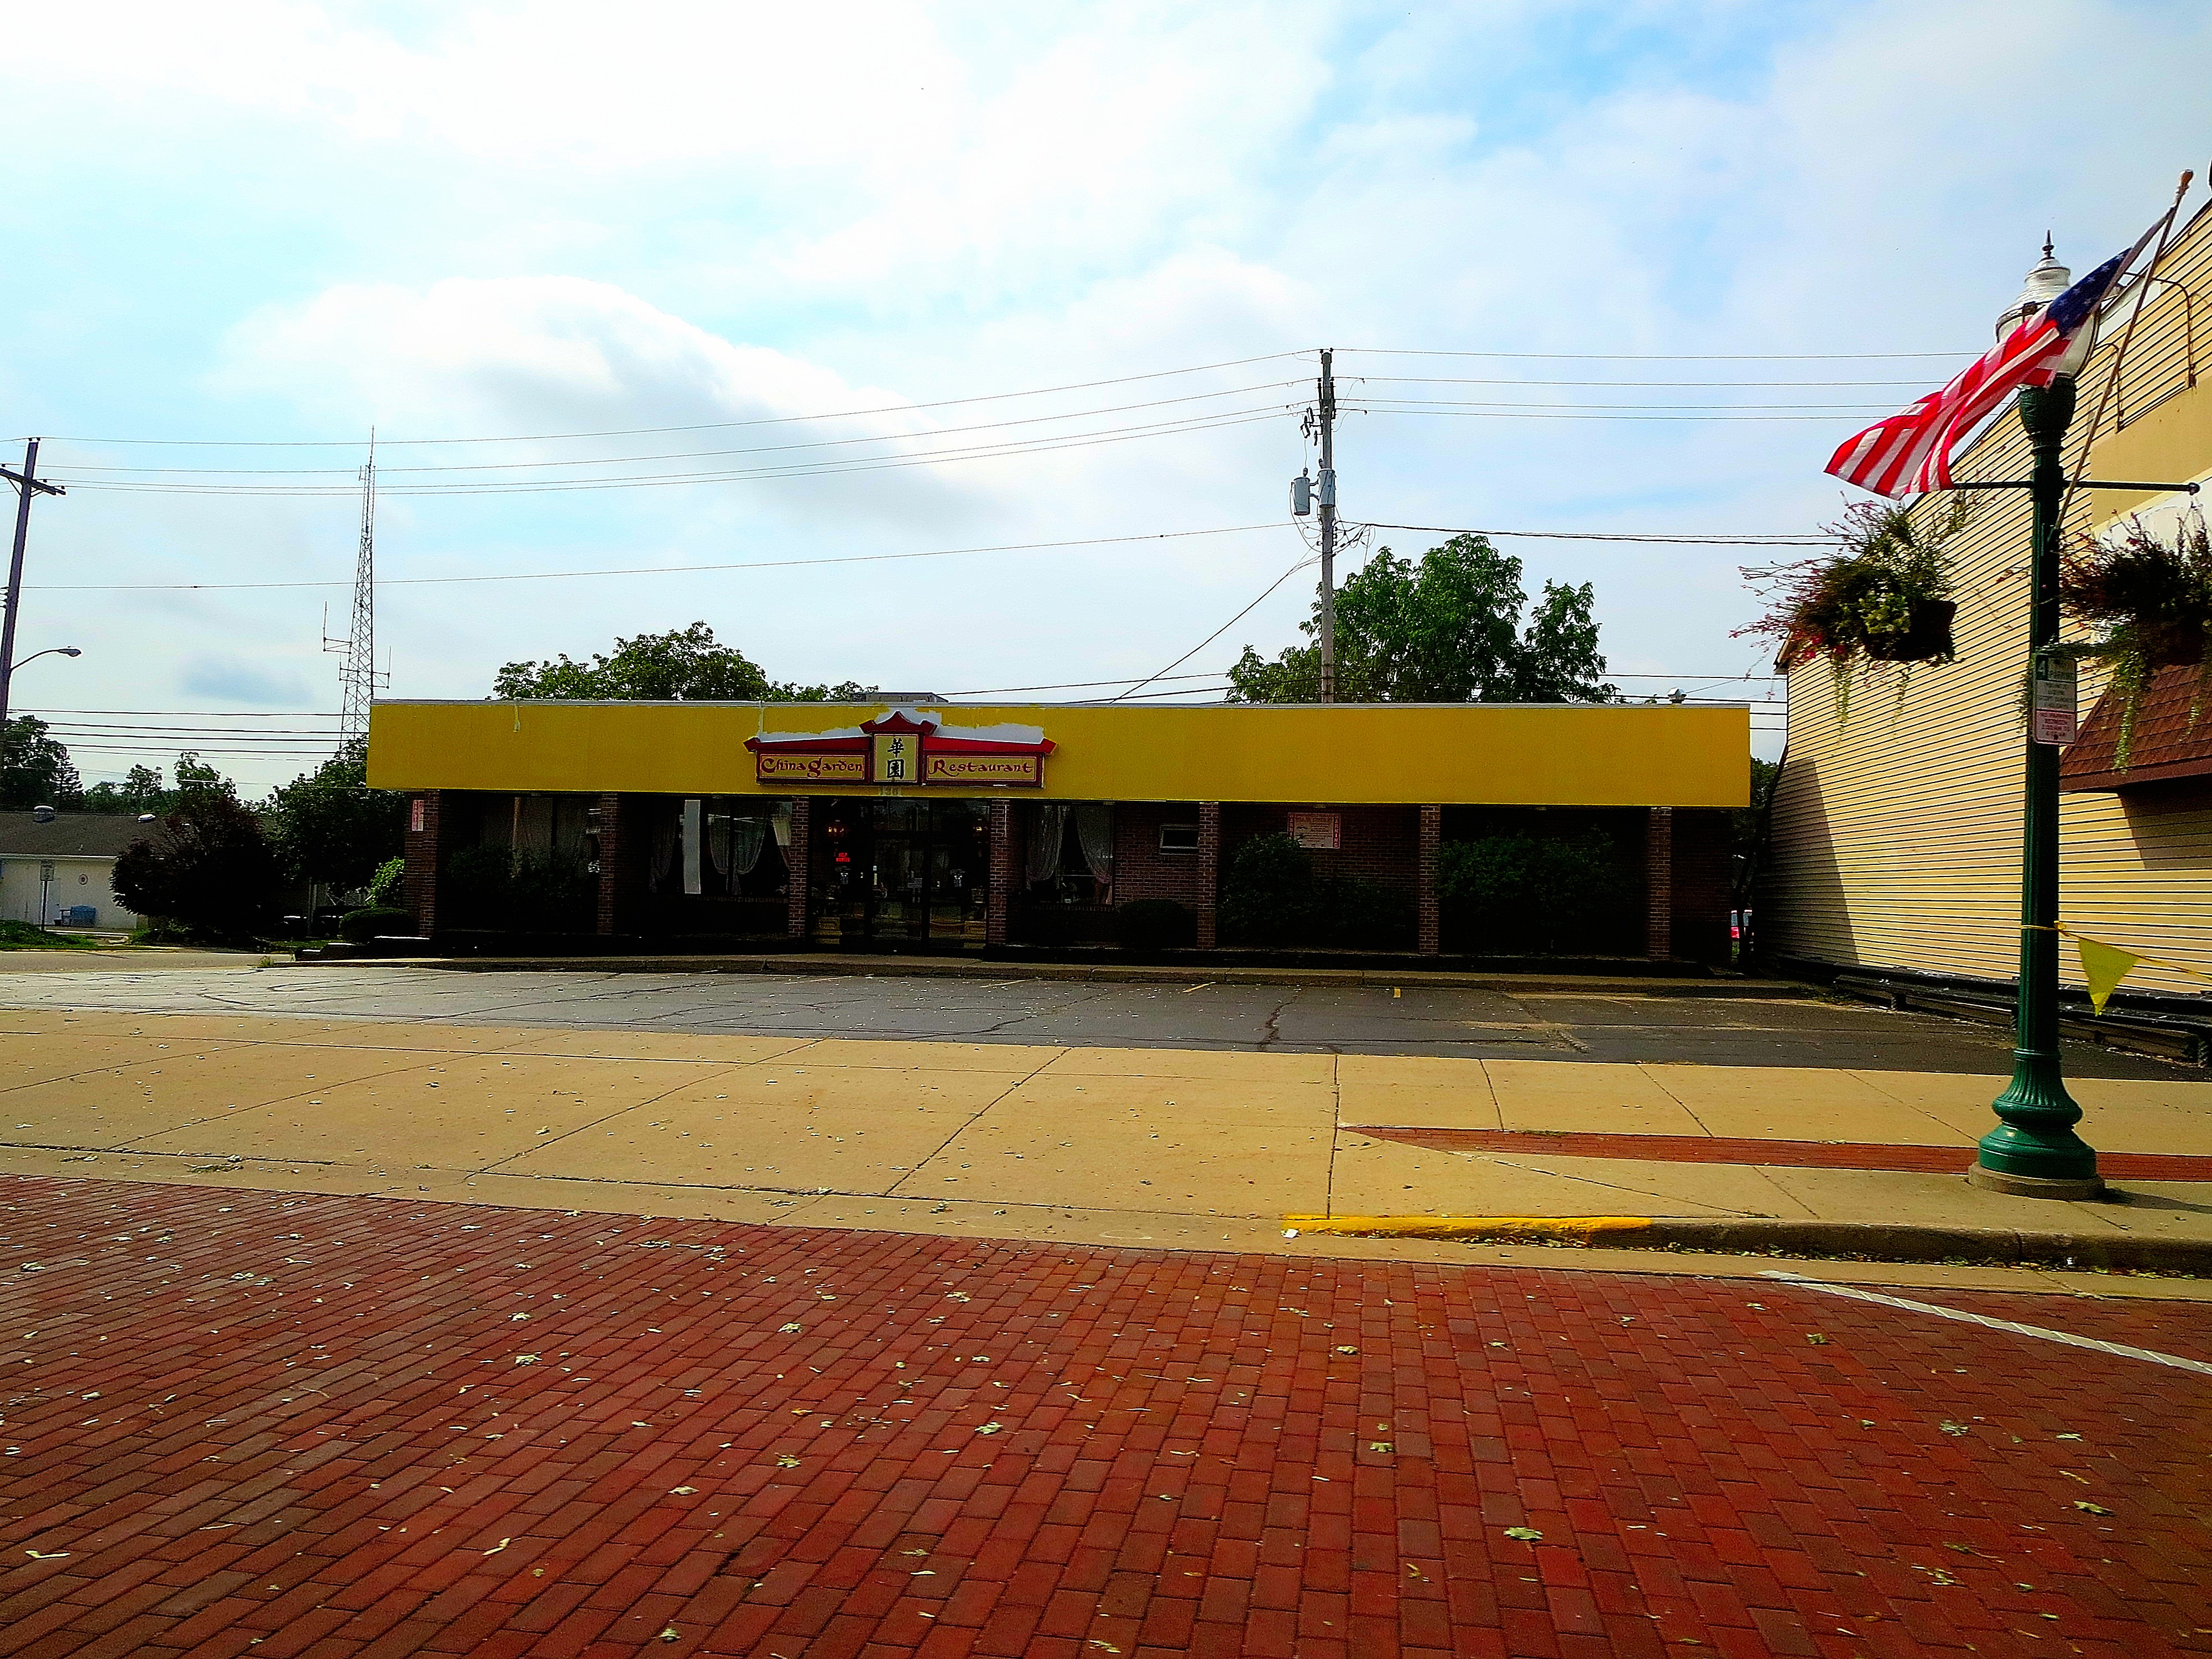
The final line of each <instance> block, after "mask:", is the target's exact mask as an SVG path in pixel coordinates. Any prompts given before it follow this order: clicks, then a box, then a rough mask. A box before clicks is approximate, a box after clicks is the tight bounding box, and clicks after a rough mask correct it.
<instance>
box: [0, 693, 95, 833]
mask: <svg viewBox="0 0 2212 1659" xmlns="http://www.w3.org/2000/svg"><path fill="white" fill-rule="evenodd" d="M83 794H84V786H83V784H82V781H80V780H79V779H78V777H77V775H76V766H75V765H73V764H72V763H70V752H69V750H67V749H66V748H65V747H64V746H63V744H62V742H61V740H60V739H59V738H54V737H50V736H49V735H47V729H46V722H45V721H44V720H40V719H39V718H37V717H36V716H35V715H32V714H16V715H13V716H11V717H10V718H9V721H8V725H7V729H6V730H5V731H4V732H0V806H6V807H14V808H15V809H17V810H18V811H20V810H21V809H23V808H25V807H30V806H61V807H71V808H73V807H75V806H76V805H77V803H78V802H79V801H80V800H81V799H82V797H83Z"/></svg>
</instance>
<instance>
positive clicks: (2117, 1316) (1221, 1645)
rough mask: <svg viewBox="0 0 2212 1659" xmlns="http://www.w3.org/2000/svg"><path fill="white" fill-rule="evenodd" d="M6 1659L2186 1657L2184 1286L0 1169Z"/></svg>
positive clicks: (2195, 1445)
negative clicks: (1127, 1241) (998, 1238)
mask: <svg viewBox="0 0 2212 1659" xmlns="http://www.w3.org/2000/svg"><path fill="white" fill-rule="evenodd" d="M0 1236H4V1239H5V1242H6V1244H7V1246H8V1249H9V1252H10V1254H9V1255H8V1256H7V1259H6V1263H5V1265H6V1267H7V1271H6V1272H5V1273H4V1274H0V1376H4V1378H5V1401H6V1403H5V1423H4V1426H0V1454H4V1456H5V1459H6V1462H5V1464H4V1468H5V1469H6V1476H7V1478H6V1482H5V1486H4V1488H0V1493H4V1496H0V1563H4V1564H5V1565H0V1653H5V1654H9V1655H13V1656H22V1659H64V1656H78V1659H106V1656H123V1655H137V1654H167V1653H189V1654H193V1655H227V1656H228V1655H247V1654H251V1655H256V1656H281V1659H303V1656H306V1659H354V1656H359V1659H383V1656H387V1655H390V1656H400V1655H412V1654H418V1653H450V1654H465V1655H481V1656H499V1659H510V1656H539V1655H581V1656H590V1659H599V1656H613V1655H623V1656H635V1655H637V1654H640V1653H642V1652H651V1653H656V1654H657V1653H664V1652H665V1653H667V1654H670V1655H671V1656H688V1655H694V1654H697V1655H721V1656H747V1659H769V1656H778V1659H803V1656H813V1659H826V1656H830V1655H866V1656H871V1659H892V1656H905V1655H915V1656H929V1659H937V1656H945V1659H952V1656H959V1655H966V1654H976V1655H987V1656H1009V1659H1011V1656H1021V1659H1097V1656H1101V1655H1118V1656H1127V1659H1140V1656H1141V1659H1164V1656H1169V1655H1187V1654H1188V1655H1210V1656H1232V1655H1259V1656H1293V1655H1295V1656H1300V1659H1352V1656H1358V1659H1376V1656H1395V1659H1445V1656H1468V1655H1475V1656H1504V1655H1512V1656H1527V1659H1555V1656H1556V1659H1601V1656H1615V1655H1618V1656H1629V1655H1637V1656H1643V1655H1652V1656H1656V1655H1661V1654H1672V1653H1696V1652H1707V1653H1711V1652H1719V1653H1723V1654H1729V1655H1743V1656H1750V1655H1765V1654H1792V1655H1816V1656H1835V1659H1843V1656H1847V1655H1849V1656H1875V1655H1879V1656H1899V1659H1902V1656H1908V1655H1912V1656H1924V1655H1929V1654H1957V1655H1961V1656H1963V1655H1966V1654H1968V1653H1978V1654H1981V1655H1990V1654H2015V1655H2019V1654H2040V1653H2054V1654H2065V1653H2088V1654H2100V1655H2112V1656H2119V1655H2126V1654H2149V1653H2185V1652H2207V1651H2212V1592H2208V1588H2207V1587H2208V1586H2212V1551H2208V1544H2207V1538H2206V1534H2205V1531H2204V1528H2203V1522H2202V1516H2203V1515H2204V1514H2205V1513H2206V1512H2207V1510H2208V1506H2212V1456H2208V1454H2212V1443H2208V1437H2207V1425H2208V1423H2212V1412H2208V1410H2207V1409H2206V1407H2207V1401H2208V1395H2207V1392H2206V1390H2207V1386H2208V1378H2207V1377H2206V1376H2203V1374H2201V1372H2195V1371H2191V1370H2186V1369H2184V1368H2181V1367H2179V1366H2177V1365H2175V1364H2171V1363H2161V1362H2160V1360H2159V1359H2158V1358H2155V1356H2157V1355H2161V1354H2162V1355H2165V1356H2168V1357H2169V1358H2170V1359H2178V1360H2181V1361H2184V1362H2187V1361H2190V1360H2196V1361H2200V1362H2201V1361H2203V1360H2205V1359H2208V1358H2212V1307H2208V1306H2206V1305H2204V1304H2183V1303H2170V1302H2156V1301H2141V1300H2137V1301H2126V1302H2100V1301H2096V1300H2093V1299H2079V1298H2075V1297H2032V1296H2017V1295H2015V1296H1986V1295H1974V1294H1971V1293H1966V1292H1960V1291H1948V1292H1940V1293H1936V1301H1937V1302H1938V1303H1940V1304H1948V1305H1951V1306H1953V1307H1954V1308H1956V1309H1960V1310H1967V1311H1971V1312H1973V1313H1976V1314H1978V1315H1981V1316H1987V1317H1992V1318H1996V1319H1999V1320H2003V1321H2009V1322H2016V1323H2019V1324H2025V1325H2027V1326H2031V1327H2035V1328H2042V1329H2044V1330H2046V1331H2048V1330H2051V1329H2057V1330H2060V1331H2063V1332H2065V1333H2067V1334H2074V1335H2077V1336H2081V1337H2085V1338H2088V1339H2091V1340H2096V1341H2103V1342H2110V1343H2119V1344H2125V1345H2128V1346H2132V1347H2135V1348H2137V1349H2141V1350H2145V1351H2148V1352H2150V1353H2151V1354H2152V1355H2153V1356H2154V1357H2153V1358H2142V1357H2130V1356H2128V1355H2125V1354H2120V1353H2116V1352H2112V1351H2110V1350H2109V1349H2092V1348H2084V1347H2081V1346H2060V1345H2059V1344H2057V1343H2056V1342H2054V1341H2052V1340H2048V1339H2047V1338H2045V1337H2039V1336H2038V1335H2035V1334H2033V1333H2032V1332H2029V1333H2023V1332H2021V1331H2017V1330H2010V1329H1999V1328H1988V1327H1984V1326H1980V1325H1974V1324H1967V1323H1961V1322H1955V1321H1953V1320H1949V1319H1945V1318H1942V1317H1940V1316H1936V1315H1935V1314H1933V1313H1930V1312H1927V1311H1917V1310H1912V1309H1910V1308H1898V1307H1894V1306H1888V1305H1879V1304H1870V1303H1868V1302H1864V1301H1857V1300H1845V1299H1842V1298H1840V1297H1838V1296H1836V1295H1835V1294H1834V1293H1832V1292H1826V1291H1820V1290H1817V1289H1814V1288H1812V1287H1809V1286H1805V1285H1793V1284H1789V1283H1784V1282H1778V1281H1775V1280H1771V1279H1769V1280H1753V1281H1748V1282H1747V1281H1745V1280H1741V1279H1734V1280H1723V1279H1699V1278H1696V1277H1692V1276H1687V1275H1684V1276H1678V1277H1664V1278H1632V1277H1628V1276H1620V1275H1611V1274H1604V1273H1554V1272H1546V1271H1541V1270H1536V1269H1486V1268H1469V1267H1439V1266H1431V1265H1421V1264H1416V1263H1410V1262H1371V1261H1370V1262H1355V1261H1325V1260H1311V1259H1309V1260H1297V1259H1284V1258H1267V1257H1261V1256H1255V1255H1237V1254H1228V1253H1223V1254H1206V1253H1199V1252H1191V1251H1170V1250H1158V1251H1140V1250H1125V1249H1101V1248H1079V1247H1071V1246H1062V1245H1049V1244H1038V1243H984V1242H981V1241H974V1240H965V1239H944V1238H915V1237H898V1236H885V1235H880V1234H866V1233H857V1232H847V1231H827V1230H815V1229H786V1230H769V1229H764V1228H758V1227H748V1226H743V1225H730V1224H726V1223H714V1222H696V1221H695V1222H671V1221H665V1220H664V1221H652V1222H646V1221H641V1220H636V1219H632V1218H618V1217H610V1216H597V1215H585V1216H574V1215H570V1216H563V1215H561V1214H558V1213H547V1212H524V1211H516V1210H505V1209H495V1208H489V1207H483V1206H466V1205H426V1204H422V1203H420V1202H415V1201H397V1200H377V1199H369V1198H358V1197H335V1196H310V1197H301V1196H287V1195H283V1194H268V1193H252V1192H235V1191H233V1192H206V1191H196V1190H191V1189H187V1188H178V1187H157V1186H146V1185H139V1184H136V1183H131V1182H90V1181H84V1180H68V1181H55V1180H34V1179H27V1178H22V1177H0Z"/></svg>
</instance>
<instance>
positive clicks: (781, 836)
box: [775, 800, 791, 847]
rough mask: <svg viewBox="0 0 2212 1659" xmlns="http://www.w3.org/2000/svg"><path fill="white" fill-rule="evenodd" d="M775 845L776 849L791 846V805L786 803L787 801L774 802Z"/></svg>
mask: <svg viewBox="0 0 2212 1659" xmlns="http://www.w3.org/2000/svg"><path fill="white" fill-rule="evenodd" d="M775 844H776V845H777V846H778V847H788V846H790V845H791V803H790V802H789V801H787V800H780V801H778V802H776V804H775Z"/></svg>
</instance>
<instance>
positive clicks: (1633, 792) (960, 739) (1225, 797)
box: [369, 696, 1750, 960]
mask: <svg viewBox="0 0 2212 1659" xmlns="http://www.w3.org/2000/svg"><path fill="white" fill-rule="evenodd" d="M1749 724H1750V722H1749V714H1748V713H1747V710H1745V709H1743V708H1685V707H1678V706H1649V705H1584V704H1542V705H1500V704H1451V705H1419V704H1390V705H1351V704H1335V705H1328V706H1315V705H1298V706H1273V705H1261V706H1250V705H1223V704H1206V705H1182V706H1169V707H1139V708H1133V707H1129V706H1127V705H1110V704H1055V705H1030V706H1009V705H1001V704H992V705H985V706H976V705H968V706H961V705H957V704H952V703H947V702H942V701H939V700H936V699H932V698H929V697H926V696H894V697H890V698H887V699H886V700H885V701H884V702H873V703H859V704H831V703H716V702H666V703H646V702H380V703H379V704H377V705H376V707H375V708H374V710H373V711H372V714H371V718H370V726H369V782H370V783H371V784H372V785H373V786H374V787H379V788H387V789H396V790H402V791H404V792H406V793H408V794H409V795H410V797H411V799H410V805H409V818H408V835H407V871H408V873H407V902H408V905H409V908H410V909H411V910H412V911H413V913H414V918H415V927H416V932H417V933H420V934H422V935H427V936H429V937H432V938H434V939H448V940H452V941H456V942H459V941H462V940H465V939H467V938H469V937H471V936H483V935H485V934H488V933H498V932H501V930H502V928H504V929H505V931H507V932H509V933H512V932H513V931H515V929H516V927H517V926H518V924H517V923H516V922H515V921H513V914H514V911H513V905H514V904H517V903H522V902H528V903H535V904H536V905H538V907H539V908H541V909H547V908H549V907H550V912H551V913H556V914H557V915H559V916H561V917H562V918H563V920H562V923H561V925H559V926H556V927H550V928H548V929H545V930H544V931H551V932H556V933H568V934H571V935H574V934H583V933H589V934H592V935H595V936H596V937H597V939H598V940H599V942H600V943H601V944H603V945H609V946H614V947H617V948H621V947H635V946H639V945H653V946H654V947H656V948H661V949H674V948H684V949H703V950H712V949H734V948H758V947H759V946H760V945H763V943H765V942H766V941H769V940H770V939H775V940H780V941H781V943H783V944H784V945H823V946H838V947H842V948H847V949H855V948H857V949H886V950H896V949H915V948H921V949H929V950H946V951H958V950H968V951H979V950H994V949H1000V948H1005V947H1008V946H1017V947H1018V946H1023V945H1030V946H1044V947H1055V946H1057V947H1070V946H1082V945H1104V944H1108V943H1110V942H1112V940H1113V939H1115V937H1116V926H1117V923H1116V916H1117V915H1118V914H1119V913H1121V912H1122V911H1123V910H1124V909H1125V908H1126V907H1127V906H1129V905H1132V904H1135V903H1137V902H1140V901H1146V900H1152V901H1167V902H1170V903H1171V904H1173V905H1176V906H1180V907H1182V911H1183V912H1186V913H1187V914H1188V921H1189V929H1190V936H1189V937H1188V939H1185V940H1184V941H1183V942H1184V943H1186V944H1188V945H1194V946H1195V947H1196V948H1200V949H1208V948H1212V947H1214V946H1216V945H1218V944H1220V943H1223V942H1224V941H1223V940H1221V939H1220V937H1219V932H1218V927H1217V908H1218V899H1219V896H1220V880H1221V872H1222V868H1223V865H1224V861H1225V858H1226V857H1228V856H1229V855H1231V854H1233V853H1234V850H1235V849H1236V848H1237V846H1238V845H1239V844H1240V843H1241V842H1244V841H1247V840H1249V839H1250V838H1252V837H1253V836H1261V835H1267V834H1287V835H1289V836H1291V837H1293V838H1294V839H1295V840H1296V841H1297V842H1298V844H1299V845H1300V846H1301V847H1302V848H1304V849H1305V852H1306V854H1307V857H1308V858H1309V860H1310V862H1311V865H1312V866H1313V868H1314V869H1315V871H1316V873H1318V874H1320V875H1322V876H1324V877H1328V876H1343V877H1355V878H1360V879H1362V880H1364V881H1366V882H1369V883H1371V884H1374V887H1373V890H1375V891H1376V892H1378V893H1381V894H1383V895H1384V896H1395V897H1397V898H1402V900H1403V901H1404V906H1403V914H1404V916H1405V931H1404V937H1403V938H1402V939H1395V940H1394V941H1393V942H1394V943H1395V944H1396V945H1399V946H1400V947H1401V948H1403V949H1406V950H1409V951H1419V952H1422V953H1428V954H1436V953H1439V952H1441V951H1443V950H1444V949H1445V948H1446V945H1447V943H1450V944H1451V945H1453V948H1454V949H1455V950H1456V951H1467V952H1471V953H1472V952H1480V945H1481V942H1480V940H1479V939H1475V940H1457V941H1447V940H1446V939H1445V938H1444V932H1445V923H1444V919H1443V913H1442V911H1441V909H1440V906H1439V901H1438V878H1437V872H1438V866H1439V858H1440V854H1441V853H1442V849H1443V847H1444V845H1445V844H1446V842H1448V841H1449V840H1451V839H1453V838H1455V836H1459V835H1462V834H1464V833H1470V832H1475V831H1485V832H1492V833H1494V832H1496V831H1497V830H1498V829H1499V827H1500V826H1501V825H1503V826H1506V827H1509V828H1510V827H1511V826H1516V825H1518V826H1525V827H1526V828H1527V829H1529V830H1530V831H1533V832H1534V833H1540V834H1541V833H1545V832H1547V831H1548V830H1566V829H1576V828H1577V827H1581V826H1586V825H1590V824H1597V825H1601V826H1604V827H1605V829H1606V831H1607V833H1608V834H1610V835H1613V836H1615V838H1616V839H1617V840H1618V841H1619V842H1620V844H1621V845H1622V846H1623V847H1624V848H1629V849H1630V856H1632V861H1633V863H1634V864H1635V866H1636V868H1637V872H1638V879H1639V882H1640V884H1641V890H1642V891H1641V899H1640V908H1639V910H1638V917H1637V921H1638V923H1639V927H1638V938H1637V939H1636V948H1637V953H1639V954H1645V955H1649V956H1652V957H1661V958H1675V957H1693V958H1699V959H1706V960H1711V959H1718V958H1723V957H1725V955H1726V950H1727V912H1728V876H1729V868H1728V860H1729V810H1730V809H1732V808H1735V807H1739V806H1741V805H1743V804H1744V803H1745V801H1746V799H1747V788H1748V754H1749V738H1750V731H1749ZM502 884H503V885H502ZM517 884H520V890H521V891H522V897H521V899H520V900H517V899H516V898H515V893H516V891H517ZM502 896H504V898H502ZM501 902H508V903H509V905H510V908H509V909H508V910H507V912H504V913H502V912H501V909H500V904H501ZM502 915H505V916H506V918H507V919H506V920H505V921H502V920H501V916H502ZM1592 953H1593V954H1596V953H1597V952H1595V951H1593V952H1592Z"/></svg>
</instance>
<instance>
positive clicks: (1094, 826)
mask: <svg viewBox="0 0 2212 1659" xmlns="http://www.w3.org/2000/svg"><path fill="white" fill-rule="evenodd" d="M1075 839H1076V842H1077V844H1078V845H1079V846H1080V847H1081V848H1083V861H1084V862H1085V864H1087V865H1089V866H1091V875H1092V876H1094V877H1096V878H1097V882H1098V888H1099V896H1100V897H1101V898H1103V897H1105V896H1106V890H1107V889H1108V888H1110V887H1111V886H1113V884H1114V808H1113V806H1112V805H1110V804H1109V803H1108V802H1105V801H1095V800H1087V801H1085V802H1084V803H1083V804H1082V805H1079V806H1078V807H1077V808H1076V809H1075Z"/></svg>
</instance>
